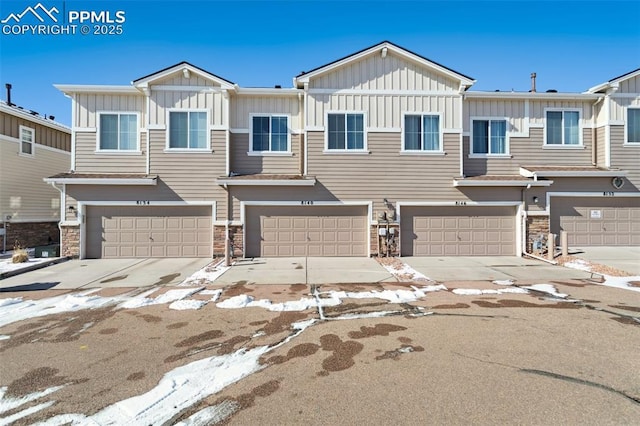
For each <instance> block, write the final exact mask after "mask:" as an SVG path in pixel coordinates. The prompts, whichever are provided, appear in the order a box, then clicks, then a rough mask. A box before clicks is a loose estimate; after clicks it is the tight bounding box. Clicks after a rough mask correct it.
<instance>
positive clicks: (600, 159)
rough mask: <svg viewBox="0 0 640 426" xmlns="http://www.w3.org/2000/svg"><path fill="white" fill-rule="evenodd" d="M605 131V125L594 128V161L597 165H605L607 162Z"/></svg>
mask: <svg viewBox="0 0 640 426" xmlns="http://www.w3.org/2000/svg"><path fill="white" fill-rule="evenodd" d="M606 132H607V129H606V127H598V128H597V129H596V162H597V163H598V166H599V167H606V164H607V157H606V156H607V145H606V139H605V138H606V136H605V134H606Z"/></svg>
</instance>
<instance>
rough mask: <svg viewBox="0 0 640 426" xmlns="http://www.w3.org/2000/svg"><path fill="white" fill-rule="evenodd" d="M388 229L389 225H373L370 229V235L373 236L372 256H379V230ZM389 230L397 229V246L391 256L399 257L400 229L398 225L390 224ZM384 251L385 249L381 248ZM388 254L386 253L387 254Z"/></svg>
mask: <svg viewBox="0 0 640 426" xmlns="http://www.w3.org/2000/svg"><path fill="white" fill-rule="evenodd" d="M379 227H380V228H386V227H387V225H386V224H384V225H380V226H378V225H371V227H370V235H371V245H370V249H371V256H378V255H379V254H380V253H378V237H379V235H378V228H379ZM389 228H393V229H395V235H394V236H395V244H394V245H393V246H392V250H391V256H399V255H400V227H399V225H398V224H397V223H393V224H389ZM381 247H382V249H383V250H384V247H383V246H381ZM385 254H386V253H385Z"/></svg>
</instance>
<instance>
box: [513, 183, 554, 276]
mask: <svg viewBox="0 0 640 426" xmlns="http://www.w3.org/2000/svg"><path fill="white" fill-rule="evenodd" d="M534 177H536V176H534ZM536 178H537V177H536ZM536 180H537V179H536ZM530 188H531V184H528V185H527V186H526V187H525V188H523V189H522V250H521V251H522V254H523V255H524V256H527V257H532V258H534V259H537V260H542V261H544V262H547V263H550V264H552V265H557V264H558V262H556V261H554V260H549V259H545V258H543V257H540V256H536V255H535V254H531V253H529V252H527V218H528V216H527V209H526V207H525V206H526V203H525V192H526V191H527V190H528V189H530Z"/></svg>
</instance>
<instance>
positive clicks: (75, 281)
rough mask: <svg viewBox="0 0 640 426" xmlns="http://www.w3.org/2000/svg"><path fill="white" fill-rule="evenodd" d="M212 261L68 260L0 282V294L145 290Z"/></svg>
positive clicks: (172, 281)
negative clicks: (11, 292) (4, 292)
mask: <svg viewBox="0 0 640 426" xmlns="http://www.w3.org/2000/svg"><path fill="white" fill-rule="evenodd" d="M212 261H213V259H202V258H199V259H194V258H184V259H178V258H171V259H86V260H70V261H68V262H64V263H59V264H57V265H53V266H49V267H47V268H43V269H38V270H35V271H31V272H25V273H24V274H20V275H16V276H14V277H10V278H6V279H4V280H2V281H0V291H28V290H47V289H51V288H55V289H56V290H65V289H79V288H82V289H86V288H96V287H100V288H105V287H147V286H152V285H163V284H178V283H180V282H181V281H183V280H184V279H185V278H187V277H189V276H190V275H191V274H193V273H194V272H196V271H197V270H199V269H202V268H203V267H204V266H206V265H207V264H209V263H211V262H212Z"/></svg>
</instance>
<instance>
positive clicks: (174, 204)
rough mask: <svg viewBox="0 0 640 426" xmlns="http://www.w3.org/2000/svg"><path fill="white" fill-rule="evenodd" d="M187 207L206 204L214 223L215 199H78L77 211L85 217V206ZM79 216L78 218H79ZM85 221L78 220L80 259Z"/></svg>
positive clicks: (82, 252) (85, 246) (82, 257)
mask: <svg viewBox="0 0 640 426" xmlns="http://www.w3.org/2000/svg"><path fill="white" fill-rule="evenodd" d="M94 206H95V207H105V206H113V207H153V206H158V207H188V206H206V207H211V223H212V224H215V219H216V202H215V201H152V200H139V201H78V212H79V214H80V215H81V218H86V214H87V209H86V208H87V207H94ZM81 218H79V219H81ZM86 227H87V221H86V220H80V259H85V258H86V251H87V241H86V239H87V229H86ZM213 228H214V227H213V226H211V241H213Z"/></svg>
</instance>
